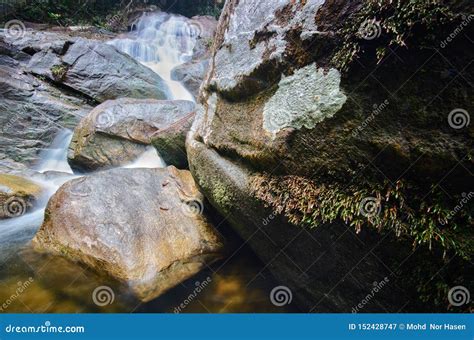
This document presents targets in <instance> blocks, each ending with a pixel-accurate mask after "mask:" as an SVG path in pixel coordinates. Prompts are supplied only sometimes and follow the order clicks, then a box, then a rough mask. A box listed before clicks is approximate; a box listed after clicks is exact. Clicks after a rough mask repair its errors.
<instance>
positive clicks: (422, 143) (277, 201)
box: [187, 0, 474, 312]
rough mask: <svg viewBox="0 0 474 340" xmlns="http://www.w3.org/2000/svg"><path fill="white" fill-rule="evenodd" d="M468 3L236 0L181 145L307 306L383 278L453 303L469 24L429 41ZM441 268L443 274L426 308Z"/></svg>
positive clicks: (463, 247)
mask: <svg viewBox="0 0 474 340" xmlns="http://www.w3.org/2000/svg"><path fill="white" fill-rule="evenodd" d="M389 7H390V8H391V9H389ZM466 13H468V8H467V7H466V6H462V5H461V6H454V5H452V3H451V2H447V3H445V4H443V8H442V9H440V8H438V7H436V6H432V5H430V4H428V3H425V4H423V3H421V2H420V3H418V2H417V3H416V4H415V2H403V1H397V2H395V4H394V5H393V6H386V5H384V4H382V2H373V3H370V4H368V3H366V2H363V1H355V2H350V3H349V2H346V1H338V0H336V1H325V2H316V1H306V2H293V1H291V2H290V1H282V2H277V1H275V2H260V3H259V4H257V5H254V4H252V5H250V4H249V3H245V2H239V1H234V0H231V1H227V3H226V6H225V8H224V11H223V14H222V16H221V19H220V22H219V25H218V28H217V33H216V37H215V42H214V53H213V58H212V59H211V61H212V62H211V65H210V70H209V72H208V75H207V77H206V80H205V82H204V84H203V86H202V87H201V92H200V98H199V103H200V106H199V109H198V111H197V112H198V113H197V116H196V120H195V122H194V125H193V128H192V133H191V134H190V135H189V138H188V142H187V149H188V158H189V163H190V169H191V171H192V172H193V174H194V176H195V177H196V180H197V182H198V184H199V185H200V186H201V187H202V188H203V191H204V192H205V194H206V195H207V196H208V198H209V200H210V201H211V202H212V203H213V204H214V205H215V206H216V208H217V209H219V210H220V211H222V212H223V213H225V214H226V215H228V214H230V215H231V216H233V218H231V222H232V223H233V225H234V227H235V229H236V230H237V231H238V232H239V233H240V234H241V235H242V236H243V237H244V238H245V239H246V240H248V242H249V244H250V245H251V246H252V247H253V248H254V250H255V252H256V253H257V254H258V255H259V256H260V257H261V258H262V259H263V260H264V262H266V263H268V264H269V266H270V268H271V269H272V270H273V272H274V274H275V275H276V277H277V278H278V279H279V280H281V281H282V282H283V283H287V284H288V286H290V287H291V288H292V289H294V292H295V294H296V297H297V300H298V301H299V303H300V305H301V306H303V308H304V309H305V310H318V311H346V312H348V311H351V309H352V307H353V306H354V302H355V301H354V300H353V297H354V295H353V294H354V292H359V290H360V289H361V286H362V287H364V288H362V292H365V293H366V294H367V293H369V292H370V288H369V287H370V284H369V283H373V282H375V281H377V282H378V281H380V280H381V279H382V278H384V277H385V276H386V275H388V277H389V279H390V281H391V283H393V284H395V285H396V286H398V287H399V288H400V289H401V291H402V293H401V294H404V295H406V296H408V297H409V298H407V300H411V301H412V302H411V303H410V304H408V305H406V306H405V308H406V310H412V311H427V310H430V309H429V308H435V307H433V305H435V304H436V305H437V306H438V307H437V308H440V309H441V310H443V308H444V310H445V309H446V306H448V305H449V303H448V300H447V290H446V287H450V286H455V285H456V284H459V283H460V280H461V281H462V278H463V273H464V270H463V269H461V270H459V268H467V267H468V266H469V265H468V263H467V262H463V261H466V260H469V257H470V256H471V255H472V250H473V244H474V243H473V240H474V235H473V233H472V228H470V227H471V223H472V217H471V211H472V209H471V208H472V201H470V199H467V204H464V205H463V207H464V208H463V209H458V210H456V211H457V213H456V214H454V215H453V214H451V213H450V211H452V210H453V209H454V207H456V206H457V204H458V203H459V202H460V201H461V200H463V199H464V198H465V197H472V196H474V194H473V193H472V192H473V191H474V190H473V189H474V188H473V187H472V186H466V183H471V182H472V173H473V172H474V162H473V157H472V150H473V146H474V145H473V138H472V137H473V136H474V130H473V126H472V124H469V121H470V116H469V113H471V112H473V109H474V107H473V105H472V101H469V100H468V98H470V97H471V96H472V86H470V84H469V79H470V78H471V77H472V70H471V68H470V66H469V65H470V62H471V60H472V56H468V55H467V54H466V53H465V52H463V49H464V47H463V46H464V44H469V43H470V42H468V41H467V40H465V39H466V38H465V37H463V36H462V35H457V37H456V39H451V40H450V44H451V45H450V48H449V49H444V50H443V51H442V53H437V52H436V48H438V47H439V44H440V43H441V42H442V41H443V39H445V38H446V37H447V36H449V34H450V32H453V30H454V29H455V28H456V27H458V26H459V25H460V24H462V21H463V20H465V18H467V17H466V15H465V16H464V19H463V14H466ZM397 17H399V18H400V17H403V18H409V20H408V21H404V22H398V23H397ZM373 18H377V21H374V20H373ZM364 20H366V21H364ZM440 23H442V25H441V24H440ZM359 24H360V25H359ZM351 25H352V26H353V25H356V26H357V27H356V29H352V30H351V29H349V28H350V27H349V26H351ZM367 25H369V26H370V25H372V26H373V27H372V28H373V29H374V30H378V29H380V34H378V32H377V31H376V32H375V33H376V34H375V37H372V36H369V33H370V32H369V31H367ZM358 26H360V27H361V29H360V30H359V29H358V28H359V27H358ZM462 27H464V28H463V29H465V30H466V32H467V31H469V32H472V25H471V26H467V25H463V26H462ZM401 30H403V32H402V31H401ZM404 33H406V35H404ZM400 36H405V38H406V40H400V39H401V38H400ZM348 44H350V46H351V47H350V48H348V47H347V45H348ZM354 46H355V47H354ZM394 46H398V47H397V48H396V49H395V47H394ZM407 46H409V47H407ZM420 46H424V47H426V46H435V47H436V48H432V49H427V48H420ZM383 49H386V51H385V52H386V54H384V52H383ZM387 51H388V52H387ZM345 53H348V55H346V57H347V58H346V59H344V58H342V59H343V60H344V62H341V55H344V54H345ZM381 58H382V59H381ZM461 70H462V71H461ZM209 163H212V166H210V165H209ZM211 169H212V170H211ZM223 178H225V179H226V180H225V181H224V180H223ZM463 197H464V198H463ZM469 202H471V203H469ZM265 208H269V209H270V211H268V210H265ZM264 211H266V212H267V213H268V215H267V216H266V217H264V216H262V215H261V214H262V212H264ZM253 214H255V216H257V218H255V217H254V216H252V215H253ZM270 217H271V218H270ZM262 221H267V222H266V223H265V226H264V223H263V222H262ZM294 225H297V226H298V227H300V229H295V226H294ZM344 226H345V228H346V229H344ZM341 228H342V229H341ZM295 230H298V232H299V233H301V234H298V232H296V234H295ZM347 233H351V235H352V236H353V237H352V236H351V238H352V241H351V240H349V239H345V238H344V237H348V236H349V235H347ZM259 234H263V236H262V237H261V238H258V237H255V238H254V237H253V235H259ZM303 235H305V236H306V239H302V238H303ZM343 236H344V237H343ZM412 244H415V245H417V246H418V247H420V248H421V250H419V251H418V254H423V256H418V255H414V256H412V257H410V259H411V264H412V265H413V266H414V267H416V268H419V269H420V268H421V269H420V270H417V271H416V272H417V275H410V274H408V277H409V279H408V280H407V279H406V277H407V276H402V275H400V277H399V276H398V274H399V273H401V272H403V271H405V272H404V273H405V274H407V273H408V272H409V271H410V268H408V267H407V266H406V263H405V262H403V259H404V258H405V257H406V256H408V255H407V254H409V253H410V251H411V245H412ZM359 245H364V246H363V247H362V248H364V249H360V248H359ZM370 249H372V250H370ZM278 252H280V253H284V254H285V255H286V257H287V258H289V259H291V261H290V262H291V263H288V259H286V260H285V259H281V258H280V256H277V257H276V258H275V253H277V254H280V253H278ZM443 253H444V256H446V254H450V256H452V257H453V258H455V260H453V261H454V262H451V265H450V266H448V265H446V266H444V265H445V263H444V257H443ZM272 254H273V255H272ZM327 254H331V256H330V259H326V260H321V259H322V258H324V257H325V256H327ZM373 255H375V258H377V259H378V260H374V258H372V256H373ZM309 259H311V260H312V261H309ZM353 259H358V260H357V261H356V263H353V262H352V260H353ZM327 261H331V262H332V263H333V264H335V267H329V265H328V263H327ZM454 263H456V264H454ZM348 264H350V265H348ZM292 266H293V267H292ZM436 266H443V268H449V270H448V274H447V275H446V276H445V278H444V279H443V280H441V281H443V282H437V283H436V284H432V285H431V286H430V287H432V292H431V297H428V298H426V301H429V303H428V302H427V303H425V304H424V305H423V304H420V303H419V302H420V299H424V298H425V297H426V295H425V292H426V282H425V281H429V278H430V277H431V276H432V275H431V274H432V273H431V274H430V269H428V268H434V267H436ZM355 267H358V268H359V269H360V268H362V267H366V268H367V269H364V273H365V270H368V272H367V275H365V274H360V270H358V274H355V273H354V268H355ZM395 269H399V271H397V275H394V273H395ZM321 273H324V275H321ZM418 274H420V275H418ZM370 275H374V277H370ZM423 275H425V276H424V278H420V277H423ZM430 275H431V276H430ZM356 276H357V277H356ZM415 276H416V279H415ZM294 277H297V278H298V282H295V279H294ZM375 278H379V279H378V280H375ZM372 279H374V280H372ZM371 280H372V281H371ZM416 280H419V281H418V282H416V283H414V282H415V281H416ZM462 283H464V284H466V285H467V283H466V282H462ZM440 287H442V290H443V293H439V292H440V291H441V290H438V289H439V288H440ZM417 289H418V290H423V291H424V293H423V294H422V295H419V294H418V293H417V291H416V290H417ZM448 290H449V289H448ZM435 291H437V292H436V293H434V292H435ZM417 294H418V295H417ZM434 295H436V296H437V297H436V299H433V298H432V297H433V296H434ZM440 296H442V298H440ZM379 299H380V300H379ZM377 300H378V301H379V302H381V305H382V306H384V308H390V309H391V308H394V309H395V310H398V309H397V307H398V303H397V302H396V301H393V300H391V299H390V297H383V296H382V295H381V296H380V297H378V298H377ZM402 300H403V299H402ZM435 300H436V301H435ZM382 301H383V302H382ZM430 303H431V305H430ZM428 305H430V307H429V308H428V307H426V306H428ZM365 308H366V310H368V309H369V308H370V309H371V310H372V311H382V310H383V309H380V306H377V304H376V303H375V302H374V301H372V306H370V307H369V306H366V307H365Z"/></svg>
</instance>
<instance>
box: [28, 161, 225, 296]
mask: <svg viewBox="0 0 474 340" xmlns="http://www.w3.org/2000/svg"><path fill="white" fill-rule="evenodd" d="M202 201H203V196H202V195H201V193H200V192H199V191H198V189H197V187H196V185H195V183H194V180H193V178H192V176H191V173H190V172H189V171H183V170H177V169H176V168H175V167H172V166H171V167H168V168H164V169H114V170H110V171H103V172H99V173H96V174H93V175H91V176H88V177H84V178H80V179H76V180H73V181H70V182H68V183H66V184H65V185H63V186H62V187H61V188H60V189H59V190H58V192H57V193H56V194H55V195H54V196H53V197H52V198H51V200H50V202H49V204H48V207H47V210H46V217H45V221H44V223H43V225H42V227H41V228H40V230H39V231H38V233H37V235H36V236H35V238H34V240H33V244H34V246H35V248H36V249H37V250H41V251H48V252H52V253H55V254H59V255H64V256H66V257H67V258H69V259H72V260H76V261H81V262H83V263H85V264H87V265H89V266H91V267H92V268H94V269H96V270H98V271H105V272H107V273H109V274H110V275H111V276H113V277H115V278H117V279H119V280H121V281H124V282H126V283H127V284H128V285H129V286H130V287H131V289H132V290H133V291H134V292H135V293H136V295H137V296H138V297H139V298H140V299H142V300H143V301H149V300H151V299H153V298H155V297H157V296H159V295H160V294H162V293H163V292H165V291H166V290H168V289H170V288H171V287H173V286H175V285H176V284H178V283H180V282H182V281H183V280H185V279H187V278H189V277H191V276H192V275H194V274H196V273H197V272H199V271H200V270H201V269H204V268H205V267H206V265H208V264H210V263H212V262H214V261H216V260H217V259H219V258H221V257H222V248H223V243H222V241H221V238H220V236H219V234H218V233H217V231H216V230H215V229H214V228H213V227H212V226H211V225H210V224H208V222H207V221H206V219H205V218H204V217H203V216H202V214H201V213H202V209H203V208H202V207H203V206H202Z"/></svg>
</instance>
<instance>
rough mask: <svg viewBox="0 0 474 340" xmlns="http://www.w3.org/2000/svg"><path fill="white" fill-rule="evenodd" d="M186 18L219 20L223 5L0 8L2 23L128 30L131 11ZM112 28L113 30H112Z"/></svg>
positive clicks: (90, 3) (199, 0)
mask: <svg viewBox="0 0 474 340" xmlns="http://www.w3.org/2000/svg"><path fill="white" fill-rule="evenodd" d="M151 6H155V7H156V8H157V9H162V10H163V11H167V12H171V13H177V14H182V15H186V16H189V17H191V16H194V15H212V16H214V17H218V16H219V15H220V11H221V9H222V6H223V2H221V1H214V0H194V1H191V0H178V1H176V0H174V1H166V0H164V1H163V0H150V1H148V0H121V1H116V0H30V1H26V0H18V1H12V2H11V4H9V5H8V6H7V5H5V4H4V5H2V6H0V21H3V22H6V21H8V20H10V19H19V20H23V21H27V22H35V23H44V24H51V25H59V26H71V25H93V26H97V27H101V28H114V26H117V27H120V26H122V27H123V26H125V27H126V19H127V17H126V15H127V13H128V12H130V11H132V10H136V9H140V8H152V7H151ZM110 26H113V27H110Z"/></svg>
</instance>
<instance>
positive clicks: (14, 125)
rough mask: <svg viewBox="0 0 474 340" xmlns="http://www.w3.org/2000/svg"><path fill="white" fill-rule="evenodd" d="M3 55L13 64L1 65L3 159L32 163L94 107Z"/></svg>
mask: <svg viewBox="0 0 474 340" xmlns="http://www.w3.org/2000/svg"><path fill="white" fill-rule="evenodd" d="M10 51H11V50H10ZM3 57H4V58H5V59H8V60H9V61H10V62H11V64H10V65H8V64H6V65H1V66H0V131H1V133H0V160H4V161H6V162H10V163H11V162H17V163H20V164H29V165H31V164H32V163H34V162H36V161H37V160H38V155H39V152H40V150H42V149H44V148H45V147H47V146H48V145H49V144H50V143H51V142H52V140H53V139H54V137H55V136H56V135H57V134H58V132H59V131H61V130H62V129H64V128H73V127H74V126H76V124H77V123H78V122H79V120H80V119H81V117H82V116H84V115H85V114H86V113H87V112H88V111H90V110H91V106H89V105H88V103H87V101H85V100H84V99H81V98H77V97H75V96H73V95H71V94H70V93H64V92H61V91H60V90H58V89H56V88H54V87H52V86H50V85H49V84H48V83H46V82H43V81H41V80H39V79H36V78H35V77H33V76H31V75H29V74H27V73H25V72H24V71H23V70H22V68H21V65H20V64H19V63H18V62H17V61H16V60H15V59H13V58H10V57H8V56H6V55H4V56H3Z"/></svg>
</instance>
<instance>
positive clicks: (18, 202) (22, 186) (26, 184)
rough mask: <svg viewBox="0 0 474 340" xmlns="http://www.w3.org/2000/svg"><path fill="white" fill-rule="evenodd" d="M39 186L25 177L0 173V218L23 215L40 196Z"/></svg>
mask: <svg viewBox="0 0 474 340" xmlns="http://www.w3.org/2000/svg"><path fill="white" fill-rule="evenodd" d="M41 193H42V189H41V187H40V186H39V185H38V184H36V183H35V182H32V181H30V180H28V179H26V178H23V177H19V176H15V175H10V174H0V219H2V218H13V217H19V216H22V215H24V214H25V213H26V212H27V211H28V210H29V209H31V208H32V207H33V205H34V202H35V201H36V200H38V199H39V198H40V196H41Z"/></svg>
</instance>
